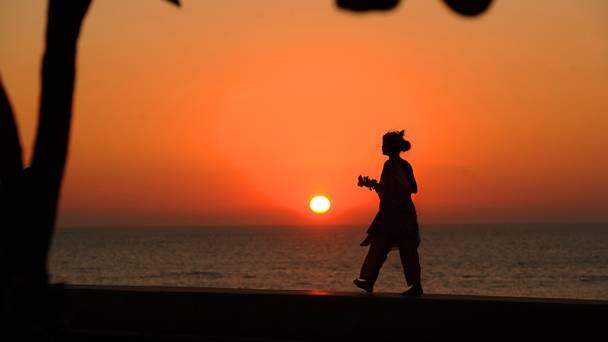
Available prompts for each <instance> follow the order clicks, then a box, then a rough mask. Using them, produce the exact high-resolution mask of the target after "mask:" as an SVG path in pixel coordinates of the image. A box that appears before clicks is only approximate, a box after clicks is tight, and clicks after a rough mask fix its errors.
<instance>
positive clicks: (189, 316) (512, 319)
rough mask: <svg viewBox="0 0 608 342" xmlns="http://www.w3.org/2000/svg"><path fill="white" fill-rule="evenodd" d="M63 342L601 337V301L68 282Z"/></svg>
mask: <svg viewBox="0 0 608 342" xmlns="http://www.w3.org/2000/svg"><path fill="white" fill-rule="evenodd" d="M61 301H62V303H63V317H62V319H63V328H62V332H61V334H60V339H61V340H66V341H80V340H93V341H349V340H367V341H400V340H409V341H443V340H447V339H450V340H456V341H461V340H464V341H497V340H498V341H539V340H541V341H542V340H551V341H554V340H558V341H562V340H572V341H606V340H608V329H606V328H605V322H606V318H607V317H608V301H598V300H572V299H542V298H509V297H481V296H456V295H432V294H429V295H424V296H422V297H419V298H405V297H401V296H399V295H396V294H373V295H369V294H364V293H346V292H325V291H274V290H242V289H214V288H167V287H111V286H68V287H66V288H65V290H64V291H63V298H62V300H61Z"/></svg>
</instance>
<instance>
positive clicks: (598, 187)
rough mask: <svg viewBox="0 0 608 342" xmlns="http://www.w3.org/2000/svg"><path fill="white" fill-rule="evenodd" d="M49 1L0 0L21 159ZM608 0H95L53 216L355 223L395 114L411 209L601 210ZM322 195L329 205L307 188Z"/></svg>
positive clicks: (3, 68) (519, 218) (367, 209)
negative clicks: (413, 184) (461, 9)
mask: <svg viewBox="0 0 608 342" xmlns="http://www.w3.org/2000/svg"><path fill="white" fill-rule="evenodd" d="M45 11H46V2H45V1H33V0H21V1H5V2H2V3H1V4H0V75H1V77H2V81H3V83H4V86H5V88H6V90H7V92H8V95H9V97H10V99H11V101H12V104H13V109H14V110H15V112H16V115H17V121H18V125H19V129H20V134H21V140H22V144H23V147H24V153H25V155H24V158H25V160H26V163H27V162H29V158H30V153H31V149H32V145H33V138H34V132H35V128H36V118H37V108H38V107H37V106H38V96H39V69H40V60H41V56H42V49H43V45H42V43H43V40H42V39H43V36H44V27H45ZM607 114H608V3H607V2H605V1H602V0H596V1H591V0H588V1H525V0H519V1H512V0H508V1H506V0H503V1H501V0H497V1H495V3H494V5H493V6H492V7H491V8H490V10H489V11H488V12H487V13H486V14H485V15H483V16H481V17H479V18H476V19H466V18H463V17H459V16H456V15H454V14H453V13H451V12H450V11H448V10H447V8H446V7H445V6H443V5H442V3H441V2H440V1H426V0H408V1H404V2H403V3H402V4H401V5H400V6H399V7H398V8H397V9H396V10H395V11H393V12H390V13H388V14H366V15H352V14H349V13H346V12H342V11H339V10H337V9H336V8H335V7H334V5H333V1H329V0H316V1H310V0H298V1H279V0H259V1H249V0H240V1H237V0H231V1H184V3H183V6H182V8H181V9H176V8H174V7H173V6H170V5H168V4H167V3H165V2H163V1H143V0H142V1H118V0H104V1H94V2H93V5H92V6H91V8H90V10H89V14H88V16H87V18H86V19H85V21H84V25H83V31H82V33H81V37H80V42H79V53H78V74H77V82H76V91H75V102H74V119H73V125H72V135H71V143H70V154H69V158H68V164H67V170H66V177H65V180H64V187H63V191H62V196H61V208H60V213H59V224H60V225H61V226H108V225H109V226H111V225H208V224H209V225H224V224H252V225H257V224H260V225H261V224H294V225H308V224H312V225H316V224H350V223H356V224H367V223H368V222H369V221H370V220H371V218H372V217H373V215H374V212H375V211H376V209H377V202H378V199H377V196H376V195H375V194H374V193H373V192H370V191H367V190H364V189H361V188H358V187H356V177H357V176H358V175H359V174H364V175H370V176H372V177H378V176H379V174H380V171H381V167H382V163H383V161H384V157H383V156H382V155H381V153H380V146H381V137H382V134H383V133H384V132H386V131H388V130H401V129H405V130H406V138H408V139H409V140H410V141H411V142H412V150H411V151H410V152H407V153H404V154H403V157H404V158H406V159H408V160H409V161H410V163H411V164H412V166H413V167H414V173H415V175H416V178H417V180H418V184H419V189H420V193H419V194H418V195H416V196H415V198H414V201H415V203H416V205H417V208H418V211H419V219H420V222H421V223H476V222H564V223H567V222H607V221H608V205H607V203H608V179H607V177H606V175H607V174H608V153H607V152H608V139H607V138H606V136H607V133H606V131H607V129H608V115H607ZM315 194H324V195H327V196H328V197H329V198H330V199H331V201H332V208H331V210H330V211H329V212H328V213H327V214H324V215H317V214H313V213H312V212H311V211H310V210H309V208H308V201H309V200H310V198H311V197H312V196H313V195H315Z"/></svg>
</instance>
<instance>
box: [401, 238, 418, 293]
mask: <svg viewBox="0 0 608 342" xmlns="http://www.w3.org/2000/svg"><path fill="white" fill-rule="evenodd" d="M419 244H420V240H414V239H403V240H401V241H399V256H400V258H401V266H403V274H404V275H405V281H406V282H407V284H408V285H410V286H412V285H417V284H420V256H419V255H418V245H419Z"/></svg>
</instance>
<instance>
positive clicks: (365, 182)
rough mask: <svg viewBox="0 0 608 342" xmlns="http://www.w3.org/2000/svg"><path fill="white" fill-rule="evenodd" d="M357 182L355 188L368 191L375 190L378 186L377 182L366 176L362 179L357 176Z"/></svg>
mask: <svg viewBox="0 0 608 342" xmlns="http://www.w3.org/2000/svg"><path fill="white" fill-rule="evenodd" d="M357 180H358V181H357V186H359V187H366V188H369V190H370V191H371V190H373V189H376V186H377V185H378V181H377V180H375V179H373V178H369V177H368V176H365V177H363V176H361V175H359V178H357Z"/></svg>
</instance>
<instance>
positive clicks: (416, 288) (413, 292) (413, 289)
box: [401, 283, 424, 297]
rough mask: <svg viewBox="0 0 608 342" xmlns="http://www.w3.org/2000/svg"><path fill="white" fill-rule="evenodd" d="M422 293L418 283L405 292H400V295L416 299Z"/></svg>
mask: <svg viewBox="0 0 608 342" xmlns="http://www.w3.org/2000/svg"><path fill="white" fill-rule="evenodd" d="M423 293H424V291H423V290H422V284H420V283H418V284H414V285H412V287H410V288H409V289H408V290H407V291H405V292H402V293H401V295H402V296H408V297H418V296H421V295H422V294H423Z"/></svg>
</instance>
